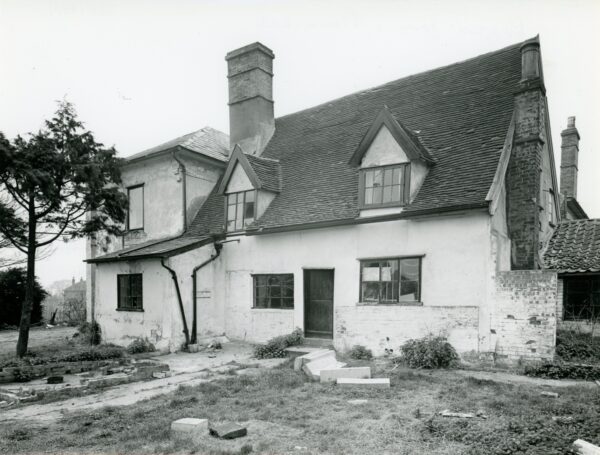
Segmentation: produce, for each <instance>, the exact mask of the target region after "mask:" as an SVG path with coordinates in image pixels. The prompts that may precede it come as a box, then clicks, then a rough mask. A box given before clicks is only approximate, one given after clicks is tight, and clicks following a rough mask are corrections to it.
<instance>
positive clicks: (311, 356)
mask: <svg viewBox="0 0 600 455" xmlns="http://www.w3.org/2000/svg"><path fill="white" fill-rule="evenodd" d="M324 358H332V359H333V360H334V361H335V351H333V350H331V349H319V350H317V351H313V352H310V353H308V354H304V355H301V356H300V357H296V358H295V359H294V370H296V371H300V370H301V369H302V367H303V366H304V365H306V364H307V363H310V362H315V361H317V360H322V359H324Z"/></svg>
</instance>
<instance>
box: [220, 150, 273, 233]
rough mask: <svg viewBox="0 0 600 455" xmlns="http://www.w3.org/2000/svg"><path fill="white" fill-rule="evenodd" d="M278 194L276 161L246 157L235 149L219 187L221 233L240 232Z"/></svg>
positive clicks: (252, 156)
mask: <svg viewBox="0 0 600 455" xmlns="http://www.w3.org/2000/svg"><path fill="white" fill-rule="evenodd" d="M280 191H281V170H280V166H279V161H277V160H273V159H269V158H263V157H259V156H254V155H247V154H245V153H244V152H243V151H242V148H241V147H240V146H239V145H236V146H235V148H234V150H233V154H232V155H231V159H230V160H229V164H228V165H227V169H226V170H225V175H224V176H223V179H222V180H221V185H220V187H219V194H222V195H223V196H224V204H225V220H224V222H225V230H226V231H227V232H240V231H244V230H245V229H246V228H247V227H248V226H250V225H251V224H252V223H253V222H254V221H255V220H257V219H258V218H260V217H261V216H262V214H263V213H264V212H265V210H266V209H267V207H268V206H269V204H270V203H271V202H272V201H273V199H275V197H276V196H277V193H279V192H280Z"/></svg>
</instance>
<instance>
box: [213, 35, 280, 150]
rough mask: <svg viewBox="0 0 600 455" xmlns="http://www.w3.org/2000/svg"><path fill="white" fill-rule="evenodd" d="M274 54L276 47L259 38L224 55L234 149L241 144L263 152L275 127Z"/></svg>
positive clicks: (231, 141)
mask: <svg viewBox="0 0 600 455" xmlns="http://www.w3.org/2000/svg"><path fill="white" fill-rule="evenodd" d="M274 58H275V54H273V51H272V50H271V49H269V48H268V47H266V46H264V45H263V44H261V43H258V42H257V43H253V44H249V45H247V46H244V47H241V48H239V49H236V50H234V51H231V52H229V53H228V54H227V56H226V57H225V60H227V78H228V79H229V144H230V147H231V150H233V148H234V147H235V145H236V144H239V145H240V147H241V148H242V150H243V151H244V152H246V153H252V154H256V155H260V154H261V153H262V151H263V149H264V147H265V146H266V144H267V143H268V141H269V139H270V138H271V136H272V135H273V132H274V131H275V116H274V111H273V59H274Z"/></svg>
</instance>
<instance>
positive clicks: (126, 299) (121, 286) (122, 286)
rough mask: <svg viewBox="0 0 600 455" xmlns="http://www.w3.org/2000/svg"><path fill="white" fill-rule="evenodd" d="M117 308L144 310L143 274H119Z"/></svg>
mask: <svg viewBox="0 0 600 455" xmlns="http://www.w3.org/2000/svg"><path fill="white" fill-rule="evenodd" d="M117 294H118V295H117V300H118V303H117V309H119V310H129V311H142V309H143V306H142V274H141V273H130V274H127V275H117Z"/></svg>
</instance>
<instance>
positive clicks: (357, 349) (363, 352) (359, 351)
mask: <svg viewBox="0 0 600 455" xmlns="http://www.w3.org/2000/svg"><path fill="white" fill-rule="evenodd" d="M348 355H349V356H350V358H351V359H355V360H371V359H372V358H373V352H372V351H371V350H370V349H367V348H366V347H364V346H363V345H360V344H355V345H354V346H352V349H350V352H348Z"/></svg>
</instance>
